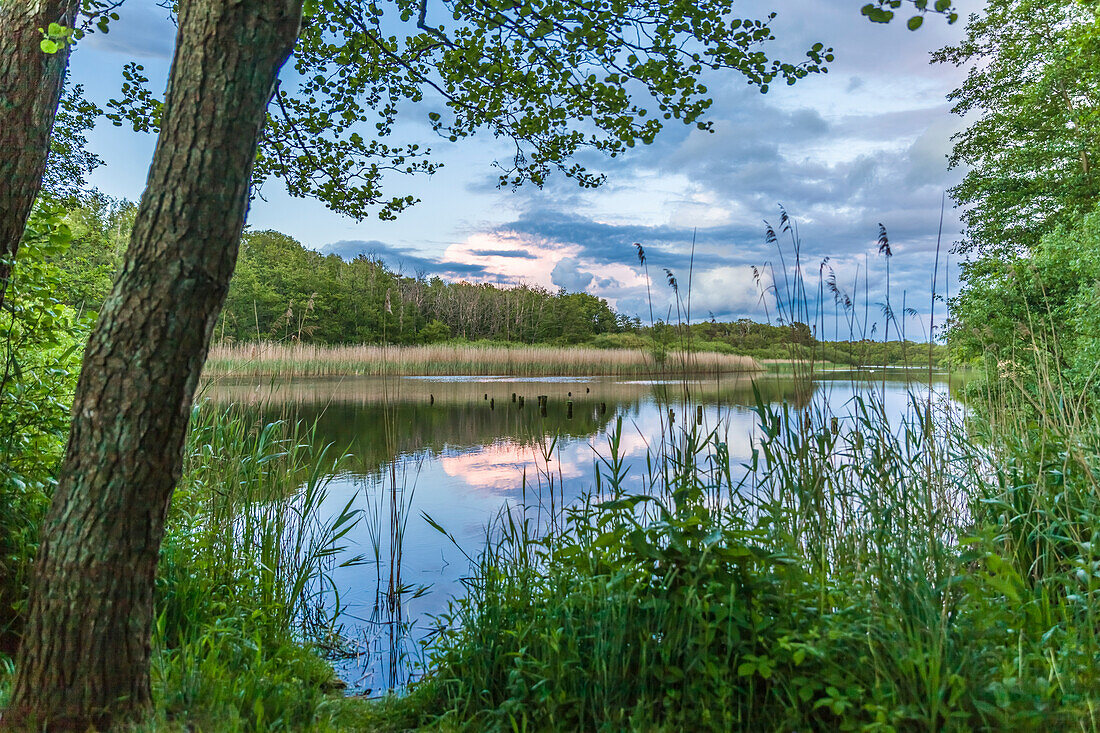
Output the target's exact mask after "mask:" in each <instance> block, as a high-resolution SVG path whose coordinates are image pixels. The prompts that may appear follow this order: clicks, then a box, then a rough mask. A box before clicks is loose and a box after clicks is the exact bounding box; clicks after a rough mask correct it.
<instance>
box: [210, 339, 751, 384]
mask: <svg viewBox="0 0 1100 733" xmlns="http://www.w3.org/2000/svg"><path fill="white" fill-rule="evenodd" d="M761 369H762V367H761V366H760V365H759V363H757V362H756V360H754V359H752V358H751V357H747V356H738V355H734V354H717V353H700V354H691V355H690V358H688V356H687V355H685V354H675V355H671V358H668V359H667V360H664V361H663V363H662V364H655V362H654V360H653V359H652V356H651V355H650V354H649V353H647V352H644V351H638V350H630V349H593V348H585V347H549V346H521V347H505V346H475V345H446V344H436V345H429V346H371V345H359V346H317V345H313V344H301V343H292V344H284V343H268V342H261V343H252V344H234V345H216V346H214V347H213V348H212V349H211V353H210V358H209V360H208V361H207V366H206V373H207V375H210V376H222V375H231V376H285V377H290V376H337V375H424V376H439V375H456V374H482V375H499V374H507V375H512V376H518V377H525V376H547V375H554V376H588V375H608V376H645V375H652V374H674V373H683V372H684V371H685V370H688V373H691V374H715V373H723V372H753V371H760V370H761Z"/></svg>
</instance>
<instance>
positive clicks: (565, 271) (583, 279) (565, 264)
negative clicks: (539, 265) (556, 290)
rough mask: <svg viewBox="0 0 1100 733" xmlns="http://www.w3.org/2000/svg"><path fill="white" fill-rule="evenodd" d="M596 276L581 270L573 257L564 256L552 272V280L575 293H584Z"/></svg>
mask: <svg viewBox="0 0 1100 733" xmlns="http://www.w3.org/2000/svg"><path fill="white" fill-rule="evenodd" d="M595 277H596V276H595V275H593V274H592V273H591V272H585V271H584V270H581V269H580V266H579V263H578V262H577V260H576V259H575V258H573V257H563V258H562V259H561V260H559V261H558V264H556V265H554V269H553V270H552V271H551V272H550V280H551V282H553V283H554V284H555V285H557V286H558V287H561V288H565V289H566V290H568V291H570V292H573V293H583V292H584V291H585V290H587V289H588V286H589V285H591V284H592V281H593V280H594V279H595Z"/></svg>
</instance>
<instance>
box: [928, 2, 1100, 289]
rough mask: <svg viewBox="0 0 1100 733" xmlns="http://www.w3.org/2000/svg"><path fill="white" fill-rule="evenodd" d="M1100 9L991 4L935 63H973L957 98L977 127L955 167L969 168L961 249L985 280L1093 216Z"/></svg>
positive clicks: (958, 194) (971, 273)
mask: <svg viewBox="0 0 1100 733" xmlns="http://www.w3.org/2000/svg"><path fill="white" fill-rule="evenodd" d="M1096 7H1097V6H1096V4H1095V3H1091V2H1090V3H1080V2H1072V1H1069V0H1012V1H1011V2H990V3H988V4H987V6H986V8H985V9H984V10H983V12H981V13H979V14H974V15H971V16H970V18H969V21H968V23H967V28H966V38H965V39H964V40H963V41H962V42H961V43H959V44H958V45H956V46H949V47H947V48H944V49H942V50H940V51H938V52H936V53H935V54H934V55H933V58H934V60H936V61H939V62H942V63H952V64H955V65H959V66H961V65H964V64H968V65H969V66H970V70H969V73H968V75H967V78H966V81H965V82H964V83H963V85H962V86H961V87H960V88H959V89H957V90H955V91H954V92H952V93H951V95H950V99H951V100H952V101H953V102H954V104H955V106H954V111H955V112H956V113H957V114H959V115H963V116H966V117H967V118H968V119H972V120H974V121H973V122H972V124H970V126H969V127H968V128H967V129H966V130H965V131H963V132H961V133H959V134H958V135H957V136H956V143H955V147H954V150H953V152H952V155H951V164H952V165H955V166H965V167H966V168H967V173H966V176H965V178H964V179H963V182H962V183H961V184H960V185H958V186H956V187H955V188H954V189H953V190H952V192H951V193H952V195H953V196H954V198H955V200H956V201H957V202H958V203H959V204H961V205H963V206H964V207H966V210H965V212H964V214H963V221H964V224H965V226H966V232H965V239H964V240H963V241H962V242H961V243H960V246H959V249H960V250H961V251H962V252H964V253H970V254H973V255H975V256H976V257H975V259H974V261H973V262H972V263H971V264H970V265H969V266H968V267H967V270H966V273H965V276H966V277H967V278H973V277H981V276H982V274H983V273H984V272H986V271H988V270H989V269H990V268H993V269H997V268H999V267H1000V265H999V263H1000V262H1002V261H1004V260H1006V259H1011V258H1012V257H1014V256H1015V255H1020V254H1027V253H1029V252H1031V251H1032V250H1033V249H1034V248H1035V247H1036V246H1037V245H1038V243H1039V241H1040V239H1041V238H1042V237H1043V236H1044V234H1046V233H1048V232H1050V231H1052V230H1053V229H1054V228H1055V227H1056V226H1058V225H1060V224H1069V223H1071V222H1073V221H1074V220H1076V219H1077V218H1079V217H1081V216H1082V215H1083V214H1084V213H1086V212H1088V211H1091V210H1092V208H1093V206H1094V204H1095V203H1096V201H1097V194H1098V192H1100V187H1098V184H1100V179H1098V178H1097V174H1096V171H1095V170H1094V169H1095V167H1096V161H1097V155H1098V153H1100V144H1098V133H1100V116H1098V115H1097V111H1098V104H1100V63H1098V62H1097V59H1100V33H1098V30H1100V26H1098V18H1097V14H1096Z"/></svg>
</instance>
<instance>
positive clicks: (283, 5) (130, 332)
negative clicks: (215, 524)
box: [5, 0, 832, 729]
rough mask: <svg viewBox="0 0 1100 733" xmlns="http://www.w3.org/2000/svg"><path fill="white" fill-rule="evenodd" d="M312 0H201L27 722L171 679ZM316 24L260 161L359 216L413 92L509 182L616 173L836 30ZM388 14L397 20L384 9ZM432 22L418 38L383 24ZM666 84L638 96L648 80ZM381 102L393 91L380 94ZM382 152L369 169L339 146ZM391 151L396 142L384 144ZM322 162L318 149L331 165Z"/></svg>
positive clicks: (118, 288)
mask: <svg viewBox="0 0 1100 733" xmlns="http://www.w3.org/2000/svg"><path fill="white" fill-rule="evenodd" d="M300 6H301V0H249V2H240V0H188V1H187V2H182V3H180V15H179V33H178V35H177V47H176V52H175V58H174V60H173V64H172V71H171V75H170V82H169V88H168V91H167V95H166V98H165V102H164V105H163V109H162V110H154V111H155V112H156V113H157V114H158V115H159V119H158V124H159V127H160V133H159V134H160V138H159V140H158V144H157V149H156V153H155V155H154V161H153V165H152V169H151V171H150V175H149V179H148V180H149V182H148V188H147V190H146V192H145V194H144V196H143V197H142V203H141V205H140V208H139V211H138V215H137V219H136V221H135V224H134V230H133V234H132V237H131V243H130V249H129V251H128V253H127V255H126V258H125V261H124V264H123V268H122V272H121V274H120V275H119V278H118V280H117V281H116V284H115V287H114V289H113V291H112V293H111V295H110V296H109V297H108V299H107V300H106V301H105V303H104V305H103V308H102V310H101V312H100V318H99V321H98V324H97V326H96V329H95V331H94V333H93V335H92V337H91V340H90V343H89V346H88V350H87V352H86V357H85V363H84V368H83V370H82V372H81V378H80V383H79V385H78V388H77V395H76V399H75V404H74V408H73V426H72V432H71V435H70V440H69V445H68V449H67V453H66V458H65V461H64V465H63V467H62V471H61V475H60V479H59V485H58V487H57V490H56V492H55V494H54V497H53V502H52V504H51V509H50V514H49V517H48V519H47V523H46V526H45V529H44V535H43V539H42V545H41V549H40V551H39V556H38V559H37V565H36V576H35V580H34V585H33V589H32V594H31V603H30V612H29V618H30V621H29V624H28V628H27V631H26V633H25V636H24V639H23V643H22V645H21V647H20V652H19V656H18V659H17V666H18V671H17V675H18V676H17V679H16V684H15V689H14V693H13V699H12V705H11V708H10V710H9V711H8V713H7V716H8V717H7V719H6V720H5V723H7V724H8V725H23V726H30V725H34V726H39V725H45V726H46V727H50V728H62V727H66V726H67V727H70V728H81V729H83V727H86V726H87V725H88V724H95V725H100V726H106V725H108V724H110V723H111V722H112V721H114V720H115V719H117V718H120V717H125V716H130V715H133V714H135V713H138V712H140V711H141V710H142V709H143V708H145V707H146V706H147V705H148V702H149V681H148V665H149V653H150V650H149V643H150V640H149V632H150V628H151V623H152V618H151V616H152V588H153V574H154V572H155V568H156V561H157V553H158V550H159V545H160V541H161V536H162V534H163V524H164V516H165V512H166V509H167V506H168V502H169V500H170V497H171V493H172V489H173V486H174V484H175V482H176V480H177V478H178V475H179V471H180V464H181V451H182V446H183V441H184V434H185V432H186V427H187V418H188V416H189V414H190V407H191V403H192V399H193V394H194V389H195V386H196V384H197V381H198V378H199V374H200V371H201V368H202V363H203V360H204V358H205V355H206V352H207V349H208V346H209V342H210V337H211V331H212V329H213V325H214V323H215V319H216V317H217V314H218V310H219V309H220V307H221V305H222V303H223V300H224V298H225V294H226V290H227V288H228V283H229V278H230V276H231V274H232V271H233V265H234V261H235V258H236V254H237V242H238V239H239V235H240V231H241V227H242V223H243V220H244V215H245V210H246V208H247V200H248V192H249V185H250V178H251V177H252V173H253V163H254V161H256V160H257V156H256V151H257V144H258V142H259V140H260V132H261V126H262V124H263V121H264V112H265V109H266V107H267V103H268V99H269V97H270V95H271V92H272V89H273V85H274V83H275V79H276V73H277V71H278V69H279V67H280V65H281V64H282V63H283V61H284V60H285V59H286V58H287V56H288V54H289V53H290V50H291V48H292V46H293V44H294V41H295V39H296V37H297V33H298V17H299V11H300ZM311 6H313V7H311V10H315V11H316V13H315V15H314V17H313V19H312V21H311V23H310V24H309V26H308V28H309V32H308V34H307V37H306V38H305V39H304V41H303V45H302V49H301V61H300V65H299V70H302V69H313V70H314V73H313V75H312V76H310V77H308V78H307V79H306V80H305V82H304V83H305V87H304V89H303V90H302V91H303V93H302V94H300V95H297V96H291V95H284V94H283V93H282V92H281V91H280V92H278V93H277V94H276V95H275V99H276V106H277V107H278V108H279V111H280V114H281V115H282V119H283V123H281V127H280V126H275V125H277V124H278V123H273V132H272V134H270V135H268V136H267V137H265V146H266V147H264V148H262V149H261V156H260V158H259V169H260V170H259V173H261V174H262V173H264V172H265V167H266V169H267V172H275V173H279V174H281V175H283V176H284V177H286V178H287V179H288V181H289V183H290V186H291V187H292V190H294V187H295V186H300V188H299V191H300V192H301V193H309V194H315V195H318V196H321V197H322V198H324V199H325V200H326V201H328V202H329V203H330V205H332V206H333V207H334V208H337V209H338V210H341V211H346V212H347V213H351V214H354V215H359V214H361V212H363V211H364V210H365V207H367V206H375V205H377V206H380V213H381V214H382V215H383V216H390V215H393V214H394V213H395V212H396V211H397V210H399V209H400V208H403V206H404V205H407V203H408V201H409V200H408V199H407V197H404V198H402V197H397V198H394V199H390V200H389V201H386V200H384V199H382V198H380V196H379V188H378V185H379V183H380V180H381V175H382V173H383V171H384V170H385V169H387V168H396V169H398V170H399V171H406V172H407V171H409V170H410V169H412V170H415V169H416V166H415V163H413V162H410V156H412V157H415V156H416V155H417V154H418V153H419V145H418V144H415V143H413V144H410V145H408V146H407V147H404V148H401V149H400V150H398V149H394V148H390V147H388V146H384V145H382V144H381V143H378V144H377V145H376V144H375V143H376V142H377V141H376V140H371V139H368V138H365V137H363V136H362V135H361V133H360V132H359V131H358V130H357V129H353V128H354V127H355V125H356V124H358V123H361V122H362V121H364V120H365V119H366V118H368V117H371V115H374V117H373V118H374V119H379V121H378V122H376V123H375V124H376V126H378V127H376V129H377V130H379V134H380V135H381V134H385V133H386V132H387V130H388V127H387V126H388V124H391V123H392V120H393V117H394V116H395V115H396V113H397V108H398V102H400V101H403V100H411V101H413V102H427V103H429V104H434V105H436V107H437V109H442V110H444V111H446V113H447V116H446V117H444V115H443V114H442V113H441V112H440V111H436V109H431V108H430V107H429V109H430V110H431V111H429V112H428V115H427V116H428V118H429V120H431V121H432V123H433V125H434V126H435V128H436V130H437V131H440V132H442V133H443V134H445V135H447V136H448V137H451V138H452V139H456V140H457V139H458V138H460V137H464V136H466V135H468V134H470V133H471V132H472V131H473V130H475V129H477V128H482V127H488V128H489V129H490V130H491V131H492V132H493V133H494V134H496V135H501V136H506V137H509V138H511V139H512V140H514V141H516V143H517V152H516V155H515V156H514V158H513V159H512V160H511V161H510V162H509V163H506V164H504V168H505V170H504V173H503V176H502V179H503V181H504V182H506V183H518V182H520V181H522V180H533V181H535V182H536V183H540V182H541V181H542V180H543V179H544V178H545V176H546V175H547V174H548V173H549V172H550V171H551V170H553V169H555V168H559V169H562V170H563V171H564V172H565V173H566V174H567V175H571V176H573V177H575V178H577V179H578V180H580V181H581V182H582V184H585V185H595V184H597V183H598V182H599V178H598V177H597V176H592V175H589V174H588V173H587V172H586V171H585V170H584V169H583V168H581V167H580V166H578V165H576V164H568V159H569V156H570V155H571V154H572V153H573V152H575V151H577V150H578V149H580V148H581V147H583V146H590V147H594V148H597V149H600V150H603V151H605V152H608V153H610V154H618V153H619V152H622V151H623V150H625V149H626V148H627V147H630V146H632V145H634V144H635V143H636V142H649V141H651V140H652V139H653V137H654V136H655V135H656V134H657V132H658V131H659V130H660V128H661V126H662V124H663V123H662V122H661V121H660V120H657V121H655V120H653V119H652V117H649V118H647V115H650V114H651V113H654V112H656V114H657V116H658V117H659V118H661V119H663V120H671V119H679V120H683V121H686V122H689V123H693V124H696V125H700V126H702V127H707V125H706V123H705V121H703V120H702V115H703V114H704V112H705V111H706V109H707V107H708V106H709V104H710V100H709V97H708V96H707V89H706V87H705V86H704V85H703V84H702V83H701V82H700V81H699V79H698V75H699V72H700V71H701V70H702V69H703V68H705V67H710V68H715V69H733V70H736V71H738V72H740V73H741V74H743V75H744V76H745V77H746V78H747V80H748V81H749V83H752V84H757V85H759V86H760V87H761V88H762V89H764V88H766V87H767V85H768V84H769V83H771V82H772V81H773V80H776V79H781V80H786V81H788V82H791V83H793V82H794V81H795V80H797V79H798V78H801V77H803V76H805V75H806V74H808V73H812V72H814V71H819V70H821V69H822V67H823V64H824V63H826V62H828V61H830V60H831V59H832V56H831V54H830V52H829V50H828V49H826V48H824V46H822V45H821V44H816V45H814V46H813V47H811V49H810V50H809V51H808V52H807V59H808V60H806V61H803V62H801V63H798V64H790V63H781V62H776V61H772V60H770V59H769V58H768V57H767V56H766V54H765V53H764V52H763V51H762V50H760V49H759V48H758V47H759V46H760V45H761V44H762V43H764V42H766V41H768V40H770V39H771V31H770V29H769V27H768V24H767V22H766V21H760V20H751V19H733V20H731V18H732V17H733V16H732V2H731V0H705V1H702V2H698V1H697V2H674V3H669V2H667V1H666V0H633V1H632V2H626V1H625V0H624V2H621V3H616V4H612V5H608V4H607V3H606V2H604V0H569V2H562V1H561V0H520V1H519V2H513V1H508V2H501V1H500V0H447V1H446V2H443V3H440V6H439V7H443V8H446V11H447V12H446V14H445V16H444V17H445V18H446V19H447V21H446V22H447V23H451V22H452V21H453V24H451V25H449V26H448V25H445V24H443V23H441V22H440V20H439V19H433V18H430V17H428V15H429V14H428V3H427V2H426V1H423V2H422V1H417V0H389V1H388V2H380V1H377V0H348V2H341V0H324V1H323V2H322V4H321V5H320V7H315V6H316V4H315V3H311ZM384 18H385V19H386V20H383V19H384ZM400 23H405V24H411V26H412V27H411V29H410V31H409V34H408V35H406V36H405V37H404V39H401V40H399V39H398V37H397V36H394V35H392V34H389V33H383V30H382V29H383V28H387V27H389V26H391V25H396V24H400ZM632 88H639V89H641V90H645V91H647V92H648V93H649V94H650V95H651V96H652V97H653V98H654V102H655V105H656V109H655V110H654V109H651V108H650V107H648V106H645V105H642V104H639V103H636V102H635V101H633V100H632V97H631V94H630V90H631V89H632ZM368 112H369V113H370V114H368ZM347 156H352V157H354V156H361V159H362V160H364V161H365V162H364V167H362V168H360V169H356V170H355V171H354V174H355V176H356V179H355V180H354V181H353V180H349V179H347V176H346V175H345V173H344V172H343V171H342V170H340V169H339V167H338V166H335V165H334V164H333V161H334V160H340V159H346V158H347ZM370 161H373V162H370ZM311 171H312V172H317V175H316V176H315V175H313V174H312V173H311Z"/></svg>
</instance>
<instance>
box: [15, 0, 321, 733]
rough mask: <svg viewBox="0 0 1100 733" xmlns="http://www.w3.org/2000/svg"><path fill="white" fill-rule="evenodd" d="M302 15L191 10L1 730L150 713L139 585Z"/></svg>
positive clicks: (75, 429)
mask: <svg viewBox="0 0 1100 733" xmlns="http://www.w3.org/2000/svg"><path fill="white" fill-rule="evenodd" d="M301 6H302V2H301V0H191V1H190V2H187V1H185V2H181V3H180V15H179V33H178V35H177V40H176V52H175V58H174V59H173V61H172V71H171V75H170V77H169V83H168V91H167V96H166V103H165V110H164V117H163V123H162V128H161V133H160V137H159V139H158V141H157V148H156V152H155V153H154V155H153V164H152V167H151V169H150V172H149V179H148V182H147V187H146V191H145V194H144V195H143V196H142V200H141V204H140V206H139V209H138V214H137V219H136V221H135V223H134V230H133V234H132V236H131V240H130V247H129V250H128V251H127V254H126V258H125V262H124V264H123V267H122V271H121V274H120V275H119V277H118V279H117V281H116V283H115V286H114V289H113V291H112V292H111V295H110V296H109V297H108V299H107V300H106V302H105V303H104V305H103V308H102V310H101V312H100V316H99V322H98V324H97V326H96V328H95V331H94V332H93V333H92V336H91V338H90V340H89V343H88V347H87V351H86V355H85V358H84V364H83V368H82V370H81V375H80V381H79V384H78V386H77V393H76V398H75V400H74V404H73V422H72V431H71V434H70V437H69V444H68V449H67V452H66V456H65V462H64V464H63V467H62V470H61V475H60V480H59V485H58V487H57V491H56V493H55V494H54V497H53V502H52V504H51V507H50V512H49V516H48V518H47V521H46V524H45V526H44V528H43V537H42V545H41V548H40V550H39V554H38V557H37V560H36V566H35V570H36V572H35V578H34V581H33V584H32V590H31V600H30V608H29V613H28V622H27V628H26V630H25V633H24V636H23V641H22V645H21V646H20V650H19V655H18V657H17V670H18V671H17V675H18V676H17V678H16V681H15V688H14V690H13V695H12V702H11V705H10V706H9V709H8V711H7V713H6V714H5V718H4V720H3V722H2V723H0V727H4V726H6V727H8V728H10V729H20V730H21V729H34V730H40V729H42V728H45V729H47V730H81V731H83V730H85V729H86V728H87V727H88V726H89V725H92V726H95V727H98V728H106V727H108V726H109V725H111V724H112V723H113V722H115V721H119V720H123V719H125V718H130V717H134V716H136V715H140V714H142V713H143V712H144V710H145V709H146V708H147V707H148V705H149V702H150V688H149V662H150V659H149V657H150V635H151V629H152V620H153V581H154V577H155V573H156V566H157V554H158V551H159V548H160V544H161V540H162V537H163V534H164V522H165V517H166V514H167V511H168V505H169V502H170V500H171V496H172V490H173V488H174V487H175V485H176V482H177V481H178V480H179V476H180V470H181V464H182V452H183V445H184V439H185V436H186V432H187V426H188V420H189V418H190V411H191V404H192V399H193V397H194V392H195V387H196V384H197V382H198V379H199V373H200V370H201V369H202V365H203V361H204V360H205V358H206V354H207V350H208V348H209V345H210V337H211V333H212V331H213V327H214V322H215V320H216V319H217V316H218V313H219V311H220V309H221V307H222V303H223V301H224V299H225V295H226V291H227V289H228V285H229V278H230V276H231V275H232V273H233V267H234V265H235V263H236V257H237V245H238V241H239V239H240V235H241V229H242V227H243V224H244V217H245V213H246V211H247V208H248V189H249V179H250V173H251V168H252V162H253V160H254V158H255V151H256V145H257V142H258V139H259V135H260V129H261V126H262V124H263V121H264V112H265V109H266V107H267V102H268V100H269V99H270V96H271V93H272V90H273V88H274V82H275V76H276V74H277V73H278V70H279V68H280V67H281V66H282V64H283V62H284V61H285V60H286V58H287V56H288V55H289V53H290V51H291V49H292V47H293V44H294V41H295V39H296V38H297V34H298V28H299V23H300V18H301Z"/></svg>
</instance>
